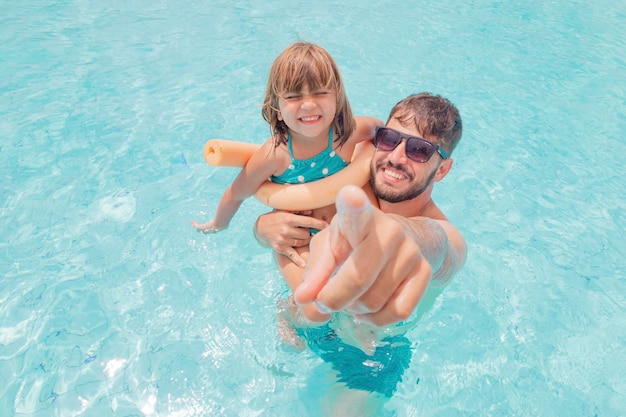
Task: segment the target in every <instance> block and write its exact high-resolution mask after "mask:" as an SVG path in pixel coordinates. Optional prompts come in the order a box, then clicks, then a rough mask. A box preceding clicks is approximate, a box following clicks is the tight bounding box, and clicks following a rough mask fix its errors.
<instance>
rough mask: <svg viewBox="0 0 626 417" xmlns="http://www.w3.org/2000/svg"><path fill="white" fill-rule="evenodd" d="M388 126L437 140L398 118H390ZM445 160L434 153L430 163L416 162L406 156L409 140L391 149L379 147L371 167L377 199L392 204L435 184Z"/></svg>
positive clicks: (409, 133) (415, 195)
mask: <svg viewBox="0 0 626 417" xmlns="http://www.w3.org/2000/svg"><path fill="white" fill-rule="evenodd" d="M387 127H390V128H392V129H394V130H397V131H399V132H402V133H406V134H407V136H418V137H423V138H424V139H427V140H429V141H431V142H433V143H437V138H435V137H425V136H423V135H422V134H421V133H420V132H418V131H417V128H416V127H415V126H412V127H410V128H407V127H405V126H402V125H401V124H400V123H399V122H398V121H397V120H395V119H393V118H392V119H391V120H390V121H389V123H387ZM441 162H442V158H441V156H440V155H439V154H437V153H435V154H434V155H433V156H432V157H431V158H430V159H429V160H428V161H427V162H416V161H413V160H411V159H409V158H408V157H407V156H406V139H402V141H401V142H400V144H398V146H397V147H396V148H395V149H393V150H391V151H383V150H380V149H377V150H376V153H375V154H374V157H373V158H372V164H371V166H370V170H371V175H370V184H371V186H372V189H373V191H374V194H375V195H376V197H377V198H379V199H381V200H384V201H388V202H390V203H399V202H402V201H406V200H411V199H413V198H415V197H417V196H419V195H421V194H422V193H423V192H424V191H426V190H427V189H428V188H429V187H430V186H431V185H432V183H433V179H434V177H435V175H436V174H437V168H438V167H439V165H440V164H441Z"/></svg>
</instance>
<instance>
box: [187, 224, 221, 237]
mask: <svg viewBox="0 0 626 417" xmlns="http://www.w3.org/2000/svg"><path fill="white" fill-rule="evenodd" d="M191 226H192V227H193V228H194V229H196V230H197V231H198V232H200V233H204V234H205V235H208V234H211V233H217V232H219V231H220V230H224V229H226V228H225V227H217V226H215V220H210V221H208V222H206V223H198V222H197V221H196V220H192V221H191Z"/></svg>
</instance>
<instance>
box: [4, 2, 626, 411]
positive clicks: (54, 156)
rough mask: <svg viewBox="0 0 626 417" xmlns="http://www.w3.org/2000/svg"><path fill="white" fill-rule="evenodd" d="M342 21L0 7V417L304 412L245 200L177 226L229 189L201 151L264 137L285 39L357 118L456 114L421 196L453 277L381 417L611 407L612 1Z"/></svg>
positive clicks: (618, 207) (446, 7)
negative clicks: (448, 223) (400, 111)
mask: <svg viewBox="0 0 626 417" xmlns="http://www.w3.org/2000/svg"><path fill="white" fill-rule="evenodd" d="M266 3H269V4H266ZM362 3H363V2H361V1H356V0H350V1H347V2H343V3H341V4H335V3H333V2H327V1H320V2H316V3H314V4H311V3H310V2H289V3H281V2H253V1H247V2H237V3H236V4H235V3H233V2H226V1H213V2H199V1H193V2H186V3H185V4H184V6H183V5H182V4H181V3H180V2H175V1H173V0H164V1H159V2H148V1H136V0H131V1H107V2H95V1H79V0H75V1H60V2H51V1H30V2H11V1H6V0H0V6H1V8H0V10H2V12H0V135H1V138H2V139H1V141H0V175H1V178H2V182H1V183H0V196H1V197H0V237H1V238H0V319H1V321H0V415H1V416H24V417H31V416H32V417H43V416H46V417H47V416H63V417H65V416H97V417H104V416H168V417H170V416H171V417H174V416H176V417H180V416H294V415H295V416H299V415H306V410H307V409H308V403H307V397H308V396H310V395H308V394H310V392H309V391H307V390H308V389H309V388H307V382H310V381H314V380H315V375H316V367H317V365H318V364H319V363H318V362H317V361H316V359H315V358H314V357H313V356H311V355H308V354H306V353H300V354H298V353H295V352H291V351H285V350H283V349H281V347H280V344H279V343H278V341H277V338H276V317H275V311H276V307H275V304H276V300H278V299H279V298H281V297H282V296H283V294H284V288H283V286H282V283H281V281H280V279H279V277H278V276H277V273H276V270H275V267H274V264H273V262H272V259H271V256H270V254H269V253H268V251H267V250H265V249H263V248H261V247H259V246H258V245H257V244H256V242H255V241H254V240H253V239H252V236H251V233H250V230H251V227H252V223H253V221H254V219H255V218H256V216H257V215H258V214H260V213H262V212H263V211H264V210H265V208H264V207H263V206H261V205H260V204H259V203H257V202H256V201H254V200H250V201H247V202H246V203H245V204H244V206H243V207H242V209H241V211H240V212H239V213H238V215H237V217H236V219H235V220H236V221H235V222H234V223H233V224H232V226H231V227H230V228H229V229H228V230H227V231H225V232H223V233H221V234H219V235H215V236H210V237H205V236H200V235H198V234H197V233H195V232H194V231H193V230H192V229H191V227H190V226H189V221H190V220H191V219H193V218H208V216H209V215H210V213H212V212H213V211H214V208H215V206H216V204H217V199H218V198H219V196H220V195H221V192H222V191H223V189H224V187H225V186H226V185H227V184H228V183H229V182H230V181H231V180H232V178H233V177H234V175H235V173H236V172H235V171H234V170H231V169H226V168H212V167H209V166H208V165H206V164H205V163H204V161H203V159H202V146H203V145H204V142H205V141H206V140H207V139H208V138H211V137H221V138H229V139H237V140H246V141H251V142H259V141H261V139H264V138H266V137H267V136H268V134H269V131H268V127H267V126H266V125H265V122H264V121H263V120H262V118H261V115H260V106H259V104H260V103H261V101H262V97H263V92H264V87H265V79H266V76H267V71H268V68H269V65H270V64H271V61H272V59H273V58H274V57H275V56H276V55H277V54H278V53H279V52H280V51H281V50H282V49H283V48H284V47H285V46H287V45H288V44H289V43H291V42H293V41H296V40H300V39H304V40H310V41H314V42H317V43H319V44H321V45H323V46H324V47H326V48H327V49H328V50H329V51H330V52H331V53H332V54H333V55H334V57H335V58H336V60H337V62H338V64H339V66H340V68H341V70H342V72H343V75H344V78H345V82H346V87H347V91H348V95H349V97H350V100H351V103H352V106H353V109H354V111H355V113H357V114H370V115H374V116H377V117H380V118H385V117H386V115H387V113H388V111H389V110H390V108H391V107H392V105H393V104H394V103H395V102H396V101H398V100H399V99H401V98H403V97H405V96H406V95H408V94H411V93H414V92H420V91H431V92H433V93H438V94H442V95H444V96H446V97H449V98H450V99H451V100H452V101H453V102H454V103H455V104H456V105H457V106H458V107H459V108H460V110H461V113H462V115H463V119H464V127H465V130H464V136H463V139H462V141H461V143H460V145H459V147H458V148H457V150H456V151H455V159H456V163H455V166H454V168H453V170H452V172H451V173H450V175H448V177H447V178H446V179H445V181H443V182H442V183H439V184H438V185H437V189H436V193H435V197H436V200H437V201H438V203H439V205H440V206H441V207H442V208H443V209H444V211H445V212H446V213H447V214H448V216H449V217H450V218H451V219H452V220H453V222H454V223H455V224H457V225H458V227H459V228H460V229H461V230H462V231H463V232H464V234H465V236H466V238H467V241H468V244H469V250H470V252H469V258H468V262H467V264H466V266H465V268H464V270H463V271H462V272H461V273H460V274H459V275H458V276H457V278H456V279H455V280H454V281H453V282H452V283H451V284H450V286H449V287H448V288H447V289H446V291H445V292H444V293H443V294H442V296H441V297H440V298H439V300H438V302H437V304H436V307H435V309H434V310H433V311H431V313H429V314H428V315H427V316H426V317H425V318H424V319H423V320H422V322H421V323H420V325H419V326H418V327H416V328H415V329H413V330H412V331H410V332H409V337H410V338H411V339H412V340H414V341H415V342H416V347H415V349H414V352H413V361H412V364H411V367H410V369H409V370H407V372H406V373H405V376H404V379H403V382H402V383H401V384H400V385H399V387H398V392H397V393H396V395H395V396H394V397H393V398H392V399H391V401H390V402H389V404H388V407H387V408H388V411H389V413H390V414H391V413H394V414H395V415H397V416H446V417H448V416H476V415H481V416H536V415H541V416H557V415H558V416H621V415H626V400H625V398H626V380H625V379H624V375H625V374H626V351H625V346H626V332H625V331H624V329H625V328H626V311H625V310H626V307H625V306H626V300H625V298H626V297H625V294H626V272H625V271H626V261H625V259H626V244H625V243H624V240H623V231H624V229H625V227H626V214H625V213H626V201H625V198H624V196H623V194H624V185H623V179H624V178H626V168H625V167H624V154H626V145H625V140H624V136H625V134H626V101H625V98H624V97H626V81H625V80H626V59H625V58H624V56H626V29H625V27H626V24H625V23H626V6H624V5H623V4H622V3H615V2H609V1H606V0H601V1H591V0H581V1H576V2H544V1H532V0H531V1H526V2H503V1H486V0H480V1H478V0H476V1H468V2H457V1H450V0H444V1H443V2H418V1H415V2H392V1H381V2H377V3H376V6H375V7H372V6H366V5H364V4H362ZM313 384H315V382H313Z"/></svg>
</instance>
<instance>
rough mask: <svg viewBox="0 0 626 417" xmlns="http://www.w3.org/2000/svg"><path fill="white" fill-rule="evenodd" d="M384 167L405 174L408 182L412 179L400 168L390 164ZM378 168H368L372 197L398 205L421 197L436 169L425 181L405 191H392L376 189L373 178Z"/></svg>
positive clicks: (414, 184) (412, 185)
mask: <svg viewBox="0 0 626 417" xmlns="http://www.w3.org/2000/svg"><path fill="white" fill-rule="evenodd" d="M382 165H383V164H380V167H382ZM385 166H388V167H392V168H394V169H396V170H399V171H402V172H404V174H406V175H407V176H408V177H409V180H410V181H412V177H411V176H410V175H409V174H408V173H407V172H406V171H404V169H402V168H401V167H398V166H394V165H393V164H392V163H390V162H387V163H386V164H385ZM378 168H379V167H378V166H377V167H376V168H375V167H374V166H370V185H371V186H372V190H373V191H374V195H375V196H376V198H379V199H381V200H384V201H387V202H389V203H400V202H402V201H407V200H412V199H414V198H415V197H417V196H419V195H421V194H422V193H423V192H424V191H426V189H427V188H428V186H429V185H430V183H431V182H432V180H433V178H434V177H435V174H436V173H437V170H436V169H435V170H433V172H432V173H431V174H430V175H429V176H428V178H426V180H425V181H422V182H418V183H412V184H411V186H410V187H409V188H408V189H407V190H403V191H398V190H393V189H386V190H383V189H380V188H378V187H377V185H376V180H375V177H376V170H377V169H378Z"/></svg>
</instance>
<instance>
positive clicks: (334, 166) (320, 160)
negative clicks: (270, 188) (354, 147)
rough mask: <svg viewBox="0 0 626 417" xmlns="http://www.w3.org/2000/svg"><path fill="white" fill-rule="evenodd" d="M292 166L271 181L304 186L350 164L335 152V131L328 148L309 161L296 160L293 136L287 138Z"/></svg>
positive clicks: (271, 178)
mask: <svg viewBox="0 0 626 417" xmlns="http://www.w3.org/2000/svg"><path fill="white" fill-rule="evenodd" d="M287 143H288V146H289V156H290V157H291V164H290V165H289V167H288V168H287V169H286V170H285V172H283V173H282V174H280V175H272V177H270V180H271V181H272V182H275V183H277V184H302V183H305V182H311V181H316V180H319V179H322V178H324V177H327V176H329V175H332V174H334V173H336V172H339V171H341V170H342V169H344V168H345V167H347V166H348V163H347V162H346V161H344V160H343V159H341V157H340V156H339V155H337V153H336V152H335V151H334V150H333V129H332V128H331V129H330V132H329V134H328V147H327V148H326V149H324V150H323V151H322V152H320V153H318V154H317V155H315V156H314V157H312V158H309V159H296V158H294V157H293V150H292V148H291V135H289V136H288V137H287Z"/></svg>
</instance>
